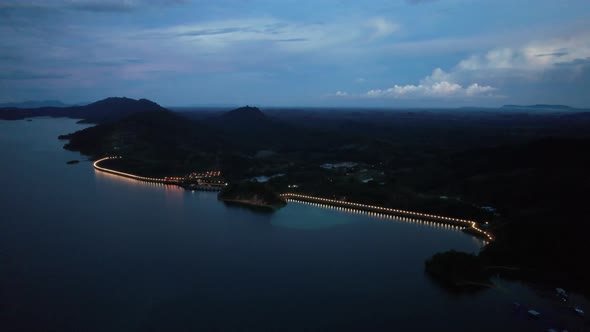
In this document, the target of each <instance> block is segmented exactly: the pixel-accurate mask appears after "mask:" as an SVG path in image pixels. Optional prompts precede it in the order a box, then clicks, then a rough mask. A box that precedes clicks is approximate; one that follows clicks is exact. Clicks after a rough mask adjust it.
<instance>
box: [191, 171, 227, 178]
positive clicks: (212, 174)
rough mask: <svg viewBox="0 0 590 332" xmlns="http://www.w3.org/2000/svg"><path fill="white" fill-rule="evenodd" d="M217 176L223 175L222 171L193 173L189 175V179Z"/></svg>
mask: <svg viewBox="0 0 590 332" xmlns="http://www.w3.org/2000/svg"><path fill="white" fill-rule="evenodd" d="M216 176H221V171H209V172H205V173H191V174H189V175H188V178H189V179H202V178H212V177H216Z"/></svg>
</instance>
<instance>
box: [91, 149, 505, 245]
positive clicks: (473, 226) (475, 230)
mask: <svg viewBox="0 0 590 332" xmlns="http://www.w3.org/2000/svg"><path fill="white" fill-rule="evenodd" d="M120 158H122V157H105V158H101V159H98V160H96V161H95V162H94V163H93V166H94V168H95V169H96V170H99V171H102V172H106V173H111V174H114V175H119V176H122V177H127V178H130V179H134V180H138V181H145V182H155V183H163V184H174V185H178V186H180V187H182V186H181V183H180V182H179V181H176V180H169V179H165V178H153V177H144V176H139V175H135V174H131V173H125V172H120V171H117V170H114V169H110V168H105V167H101V166H99V163H100V162H102V161H105V160H111V159H120ZM280 196H281V197H284V198H285V199H287V200H289V199H294V200H301V201H306V202H314V203H322V204H328V205H332V206H339V207H347V208H351V209H355V210H360V211H369V212H378V213H382V214H387V215H392V216H398V217H412V218H419V219H424V220H429V221H434V222H438V223H441V224H447V225H453V226H461V227H465V228H464V229H463V231H464V232H465V233H468V234H470V235H473V236H475V237H479V238H483V239H484V240H485V241H486V242H490V241H493V240H494V237H493V235H492V234H490V233H489V232H486V231H484V230H483V229H481V228H479V227H478V223H477V222H475V221H473V220H467V219H459V218H451V217H445V216H438V215H433V214H428V213H420V212H414V211H407V210H399V209H392V208H386V207H382V206H375V205H368V204H362V203H355V202H348V201H339V200H335V199H330V198H323V197H316V196H310V195H303V194H298V193H283V194H280ZM218 199H219V198H218ZM219 200H220V201H223V202H227V203H233V204H240V205H247V206H250V207H258V208H261V209H273V210H275V209H277V207H275V206H272V205H259V204H254V203H252V202H248V201H243V200H232V199H219Z"/></svg>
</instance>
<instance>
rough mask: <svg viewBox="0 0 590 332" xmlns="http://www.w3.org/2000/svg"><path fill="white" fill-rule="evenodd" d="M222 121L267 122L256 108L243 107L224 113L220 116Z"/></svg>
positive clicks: (267, 118)
mask: <svg viewBox="0 0 590 332" xmlns="http://www.w3.org/2000/svg"><path fill="white" fill-rule="evenodd" d="M220 118H221V120H223V121H247V122H251V121H268V120H269V117H268V116H266V115H265V114H264V113H262V111H261V110H260V109H258V107H251V106H244V107H240V108H236V109H234V110H231V111H229V112H225V113H223V114H222V115H221V116H220Z"/></svg>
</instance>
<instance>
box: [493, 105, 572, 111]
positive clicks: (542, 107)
mask: <svg viewBox="0 0 590 332" xmlns="http://www.w3.org/2000/svg"><path fill="white" fill-rule="evenodd" d="M501 108H510V109H536V110H555V111H558V110H560V111H573V110H577V108H575V107H571V106H567V105H547V104H536V105H504V106H502V107H501Z"/></svg>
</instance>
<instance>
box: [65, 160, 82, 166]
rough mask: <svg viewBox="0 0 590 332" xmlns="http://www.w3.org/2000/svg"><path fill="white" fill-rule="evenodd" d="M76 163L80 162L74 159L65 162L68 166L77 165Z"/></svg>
mask: <svg viewBox="0 0 590 332" xmlns="http://www.w3.org/2000/svg"><path fill="white" fill-rule="evenodd" d="M78 163H80V160H76V159H74V160H69V161H67V162H66V164H68V165H74V164H78Z"/></svg>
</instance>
